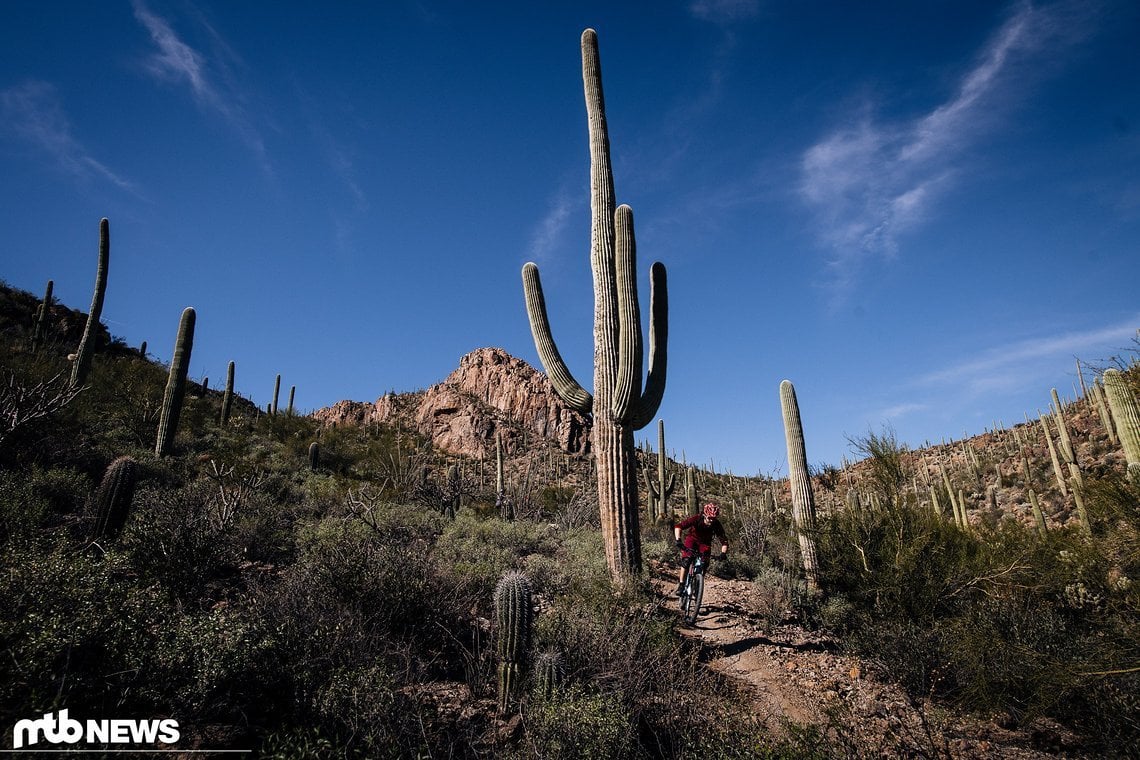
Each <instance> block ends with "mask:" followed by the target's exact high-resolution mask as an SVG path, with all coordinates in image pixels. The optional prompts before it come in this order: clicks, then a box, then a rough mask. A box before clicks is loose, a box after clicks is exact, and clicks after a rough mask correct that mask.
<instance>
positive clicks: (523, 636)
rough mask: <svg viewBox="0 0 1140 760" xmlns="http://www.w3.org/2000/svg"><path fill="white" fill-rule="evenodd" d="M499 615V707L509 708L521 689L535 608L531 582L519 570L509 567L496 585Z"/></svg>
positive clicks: (505, 710)
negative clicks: (514, 695)
mask: <svg viewBox="0 0 1140 760" xmlns="http://www.w3.org/2000/svg"><path fill="white" fill-rule="evenodd" d="M494 601H495V618H496V620H497V622H498V628H499V646H498V649H499V711H500V712H502V713H505V712H507V708H508V706H509V705H510V701H511V695H512V694H514V693H515V692H516V691H517V689H518V684H519V680H520V675H521V673H522V667H523V664H524V663H525V661H526V650H527V645H528V644H529V642H530V633H531V624H532V622H533V620H532V609H531V593H530V582H529V581H528V580H527V577H526V575H524V574H523V573H521V572H519V571H518V570H508V571H507V572H506V573H504V574H503V576H502V577H501V578H499V582H498V583H497V584H496V585H495V596H494Z"/></svg>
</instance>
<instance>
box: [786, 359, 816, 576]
mask: <svg viewBox="0 0 1140 760" xmlns="http://www.w3.org/2000/svg"><path fill="white" fill-rule="evenodd" d="M780 409H781V410H782V411H783V415H784V438H785V439H786V441H787V444H788V485H789V487H790V488H791V491H792V520H793V521H794V522H795V526H796V534H797V537H798V538H799V541H800V554H802V555H803V560H804V575H805V577H806V578H807V584H808V589H810V590H811V591H818V590H819V577H818V572H817V568H818V564H817V562H816V557H815V497H814V496H813V495H812V492H811V480H810V477H809V474H808V462H807V446H806V445H805V444H804V427H803V424H802V423H801V422H800V405H799V403H798V402H797V401H796V389H795V388H794V387H792V383H791V381H790V380H785V381H783V382H782V383H780Z"/></svg>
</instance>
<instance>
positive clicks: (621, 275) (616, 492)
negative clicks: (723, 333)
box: [522, 29, 668, 580]
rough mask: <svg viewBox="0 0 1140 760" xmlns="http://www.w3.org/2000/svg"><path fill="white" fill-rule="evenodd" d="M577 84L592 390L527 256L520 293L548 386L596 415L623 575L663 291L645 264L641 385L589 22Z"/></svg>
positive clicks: (662, 323) (600, 465)
mask: <svg viewBox="0 0 1140 760" xmlns="http://www.w3.org/2000/svg"><path fill="white" fill-rule="evenodd" d="M582 82H583V85H584V89H585V97H586V119H587V123H588V126H589V134H590V216H591V231H590V268H591V271H592V272H593V280H594V393H593V395H591V394H590V393H589V392H587V391H586V390H585V389H584V388H582V386H581V385H580V384H579V383H578V382H577V381H576V380H575V379H574V377H573V375H571V373H570V370H569V369H568V368H567V367H566V363H565V362H564V361H563V360H562V356H561V355H560V354H559V352H558V348H557V346H556V345H555V343H554V338H553V337H552V335H551V332H550V323H549V322H548V320H547V316H546V303H545V300H544V298H543V294H542V284H541V282H540V280H539V276H538V267H537V266H536V265H535V264H534V263H527V264H526V265H525V266H524V267H523V270H522V278H523V293H524V294H525V296H526V308H527V316H528V317H529V319H530V328H531V333H532V334H533V336H534V344H535V348H536V349H537V350H538V356H539V359H541V361H542V366H543V367H544V368H545V369H546V373H547V375H548V376H549V377H550V380H551V383H552V384H553V386H554V389H555V391H556V392H557V393H558V395H559V397H561V398H562V400H563V401H565V402H566V403H567V405H569V406H570V407H571V408H572V409H574V410H575V411H578V412H580V413H582V414H589V415H592V417H593V426H592V431H593V432H592V443H593V448H594V457H595V463H596V468H597V472H598V509H599V512H600V513H601V518H602V538H603V541H604V543H605V550H606V563H607V565H608V566H609V569H610V574H611V575H612V576H613V578H614V579H615V580H621V579H623V578H624V577H627V576H629V575H632V574H634V573H637V572H639V571H640V570H641V538H640V535H639V524H638V519H639V515H638V506H637V459H636V452H635V450H634V442H633V432H634V431H635V430H640V429H641V428H643V427H645V426H646V425H647V424H649V422H650V421H651V420H652V419H653V417H654V415H656V414H657V409H658V407H659V406H660V404H661V398H662V396H663V395H664V393H665V368H666V345H667V342H668V341H667V337H668V316H667V315H668V297H667V292H666V283H665V267H664V266H663V265H662V264H661V263H659V262H658V263H655V264H653V266H652V267H650V270H649V282H650V291H649V300H650V305H649V311H650V324H649V372H648V376H647V378H646V379H645V385H644V388H643V387H642V361H643V360H642V336H641V312H640V306H639V304H638V299H637V285H636V282H635V272H636V246H635V242H634V234H633V211H632V210H631V209H630V208H629V206H625V205H623V206H620V207H617V208H615V202H614V178H613V171H612V169H611V167H610V140H609V133H608V131H607V128H606V110H605V99H604V97H603V95H602V73H601V65H600V62H599V58H598V37H597V34H596V33H595V32H594V30H593V29H587V30H586V31H584V32H583V33H582Z"/></svg>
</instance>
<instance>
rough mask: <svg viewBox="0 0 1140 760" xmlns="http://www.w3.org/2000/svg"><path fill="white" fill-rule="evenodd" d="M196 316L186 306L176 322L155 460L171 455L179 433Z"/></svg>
mask: <svg viewBox="0 0 1140 760" xmlns="http://www.w3.org/2000/svg"><path fill="white" fill-rule="evenodd" d="M195 317H196V315H195V312H194V309H193V308H191V307H189V306H187V307H186V308H185V309H184V310H183V311H182V319H180V320H179V322H178V338H177V339H176V340H175V341H174V357H173V358H172V359H171V360H170V374H169V375H168V376H167V378H166V393H165V394H163V397H162V416H161V417H160V418H159V420H158V439H157V440H156V441H155V444H154V455H155V456H156V457H164V456H166V455H167V454H168V453H170V445H171V444H172V443H173V442H174V434H175V433H176V432H177V431H178V416H179V415H180V414H181V413H182V399H183V397H184V396H185V395H186V374H187V371H188V370H189V369H190V352H191V351H192V350H193V349H194V320H195Z"/></svg>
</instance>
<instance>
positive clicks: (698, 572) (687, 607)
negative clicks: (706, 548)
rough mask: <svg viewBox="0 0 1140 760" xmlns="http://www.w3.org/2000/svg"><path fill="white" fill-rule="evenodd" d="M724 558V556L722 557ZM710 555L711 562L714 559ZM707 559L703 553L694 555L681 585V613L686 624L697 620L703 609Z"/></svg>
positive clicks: (691, 623)
mask: <svg viewBox="0 0 1140 760" xmlns="http://www.w3.org/2000/svg"><path fill="white" fill-rule="evenodd" d="M722 558H723V557H722ZM712 559H713V558H712V556H711V555H710V556H709V560H708V561H709V562H711V561H712ZM705 565H706V562H705V559H704V557H703V556H702V555H701V554H699V553H698V554H697V555H695V556H694V557H693V561H692V563H691V564H690V565H689V570H688V572H686V573H685V582H684V584H683V585H682V586H681V594H680V596H681V615H682V619H683V620H684V621H685V625H693V624H694V623H696V622H697V615H698V614H700V611H701V599H702V597H704V594H705Z"/></svg>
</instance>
